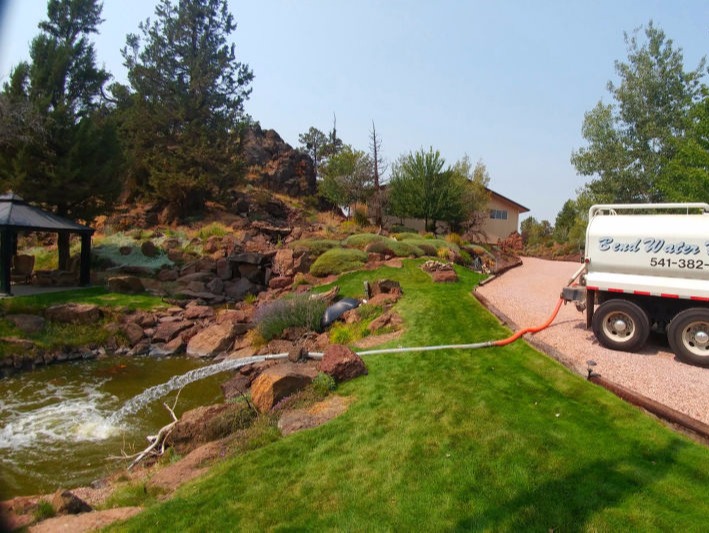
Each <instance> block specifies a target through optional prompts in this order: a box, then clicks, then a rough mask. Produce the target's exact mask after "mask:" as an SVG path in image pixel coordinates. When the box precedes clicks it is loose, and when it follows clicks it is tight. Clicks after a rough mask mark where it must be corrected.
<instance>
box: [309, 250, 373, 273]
mask: <svg viewBox="0 0 709 533" xmlns="http://www.w3.org/2000/svg"><path fill="white" fill-rule="evenodd" d="M367 259H368V256H367V253H366V252H363V251H362V250H355V249H351V248H333V249H332V250H328V251H327V252H325V253H324V254H322V255H321V256H320V257H318V258H317V259H316V260H315V262H314V263H313V265H312V266H311V267H310V273H311V274H312V275H313V276H317V277H324V276H329V275H330V274H342V273H343V272H348V271H350V270H357V269H359V268H360V267H362V265H364V264H365V263H366V262H367Z"/></svg>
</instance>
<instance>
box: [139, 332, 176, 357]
mask: <svg viewBox="0 0 709 533" xmlns="http://www.w3.org/2000/svg"><path fill="white" fill-rule="evenodd" d="M184 346H185V342H184V341H183V340H182V337H180V336H177V337H175V338H174V339H172V340H171V341H170V342H165V343H162V342H160V343H157V344H151V345H150V348H149V349H148V355H150V356H152V357H169V356H171V355H175V354H176V353H179V352H181V351H182V349H183V348H184Z"/></svg>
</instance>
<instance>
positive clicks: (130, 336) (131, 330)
mask: <svg viewBox="0 0 709 533" xmlns="http://www.w3.org/2000/svg"><path fill="white" fill-rule="evenodd" d="M121 332H122V333H123V335H125V337H126V339H127V340H128V343H129V344H130V345H131V346H135V345H136V344H138V342H140V340H141V339H142V338H143V337H145V331H144V330H143V328H141V327H140V326H139V325H138V324H136V323H135V322H127V323H126V324H123V325H122V326H121Z"/></svg>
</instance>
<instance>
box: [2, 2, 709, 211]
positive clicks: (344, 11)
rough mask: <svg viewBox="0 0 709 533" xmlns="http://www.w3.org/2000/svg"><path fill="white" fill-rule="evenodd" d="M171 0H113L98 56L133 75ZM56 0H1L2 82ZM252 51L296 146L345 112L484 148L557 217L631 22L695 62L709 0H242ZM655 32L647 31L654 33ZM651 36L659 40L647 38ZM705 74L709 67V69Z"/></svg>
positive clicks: (506, 180) (388, 147)
mask: <svg viewBox="0 0 709 533" xmlns="http://www.w3.org/2000/svg"><path fill="white" fill-rule="evenodd" d="M156 4H157V0H103V14H102V15H103V18H104V22H103V24H102V25H101V26H100V27H99V31H100V34H99V35H96V36H95V37H94V43H95V48H96V59H97V63H98V64H99V65H100V66H103V67H104V68H106V69H107V70H108V71H109V72H111V73H112V74H113V76H114V78H115V79H116V80H117V81H120V82H125V81H126V71H125V68H124V67H123V59H122V57H121V53H120V49H121V48H123V46H125V40H126V35H127V34H129V33H140V32H139V29H138V24H139V23H140V22H142V21H144V20H145V19H147V18H148V17H151V16H153V17H154V12H155V5H156ZM46 5H47V2H46V0H0V83H4V82H5V81H7V79H8V76H9V73H10V71H11V68H12V67H13V66H14V65H16V64H17V63H18V62H19V61H22V60H27V59H29V47H30V43H31V41H32V38H33V37H35V36H36V35H37V34H38V33H39V30H38V28H37V24H38V23H39V22H40V21H41V20H44V19H46ZM229 8H230V11H231V13H232V14H233V15H234V18H235V20H236V22H237V29H236V31H235V32H234V33H233V34H232V35H231V39H232V40H233V42H234V43H235V45H236V55H237V59H238V61H241V62H243V63H246V64H247V65H249V67H250V68H251V69H252V70H253V73H254V81H253V83H252V85H251V88H252V93H251V97H250V99H249V100H248V101H247V103H246V112H247V113H248V114H249V115H251V116H252V117H253V118H254V119H255V120H257V121H259V123H260V124H261V127H262V128H264V129H274V130H276V131H277V132H278V133H279V135H280V136H281V137H282V138H283V139H284V140H285V141H286V142H287V143H289V144H290V145H291V146H294V147H296V146H298V144H299V143H298V135H299V134H300V133H304V132H306V131H307V130H308V129H309V128H310V127H311V126H314V127H316V128H318V129H320V130H322V131H324V132H327V131H329V130H330V129H331V128H332V126H333V119H334V117H336V120H337V134H338V137H340V138H341V139H342V140H343V141H344V142H345V143H346V144H351V145H352V146H353V147H354V148H356V149H359V150H364V151H368V150H369V145H370V139H369V137H370V132H371V129H372V124H374V126H375V127H376V131H377V136H378V137H379V138H380V139H381V141H382V154H383V155H384V157H385V158H386V159H387V160H388V161H389V162H390V163H391V162H394V161H395V160H396V159H398V158H399V157H400V156H402V155H405V154H408V153H410V152H415V151H417V150H420V149H424V150H428V149H429V148H433V149H434V150H438V151H440V153H441V156H442V157H443V158H444V159H445V161H446V162H447V163H449V164H453V163H455V162H456V161H457V160H459V159H460V158H462V157H463V156H464V155H467V156H468V157H469V158H470V160H471V161H472V162H473V163H475V162H477V161H482V162H483V163H484V164H485V166H486V168H487V170H488V173H489V175H490V185H489V186H490V188H491V189H492V190H494V191H495V192H497V193H499V194H501V195H503V196H506V197H507V198H509V199H511V200H513V201H515V202H517V203H519V204H522V205H523V206H525V207H527V208H528V209H529V210H530V211H529V213H527V214H526V215H524V216H523V217H522V218H526V217H527V216H533V217H534V218H536V219H537V220H549V221H550V222H551V223H552V224H553V223H554V220H555V218H556V215H557V213H558V212H559V211H560V210H561V208H562V206H563V204H564V202H565V201H566V200H568V199H570V198H576V196H577V191H578V189H579V188H580V187H582V186H583V185H584V183H586V182H588V181H589V179H590V178H589V177H586V176H579V175H578V174H577V173H576V170H575V168H574V167H573V165H572V164H571V162H570V157H571V154H572V152H573V151H574V150H578V149H579V148H581V147H583V146H585V145H586V143H585V140H584V139H583V137H582V135H581V127H582V125H583V119H584V114H585V113H586V112H588V111H590V110H591V109H592V108H593V107H594V106H595V105H596V104H597V103H598V102H599V101H603V102H604V103H612V102H613V100H612V97H611V95H610V93H609V92H608V90H607V84H608V82H609V81H617V76H616V72H615V66H614V65H615V62H616V61H626V60H627V55H628V54H627V46H626V43H625V39H624V34H626V33H627V34H629V35H632V34H633V32H634V30H636V29H637V28H639V27H641V26H647V24H648V22H649V21H650V20H652V21H653V23H654V24H655V26H656V27H659V28H661V29H662V30H663V31H664V32H665V34H666V36H667V37H668V38H669V39H672V41H673V45H674V47H675V48H681V49H682V52H683V54H684V64H685V69H686V70H693V69H695V68H696V67H697V65H698V64H699V61H700V60H701V58H702V57H703V56H705V55H706V54H707V53H709V2H707V0H597V1H594V0H585V1H583V2H582V1H575V0H536V1H532V0H515V1H513V0H497V1H491V0H484V1H479V0H468V1H464V0H438V1H435V0H428V1H419V0H356V1H355V0H350V1H345V0H297V1H296V0H258V1H250V2H238V1H236V0H229ZM642 35H643V34H641V36H642ZM641 42H643V41H641ZM703 81H704V82H705V83H707V84H709V79H708V77H707V76H705V78H704V80H703Z"/></svg>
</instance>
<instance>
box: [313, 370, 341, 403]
mask: <svg viewBox="0 0 709 533" xmlns="http://www.w3.org/2000/svg"><path fill="white" fill-rule="evenodd" d="M312 387H313V390H314V391H315V392H316V393H317V394H318V395H319V396H321V397H323V398H324V397H325V396H327V395H328V394H329V393H331V392H332V391H334V390H335V389H336V388H337V383H336V382H335V378H333V377H332V376H331V375H329V374H326V373H325V372H318V375H317V376H315V379H314V380H313V383H312Z"/></svg>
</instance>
